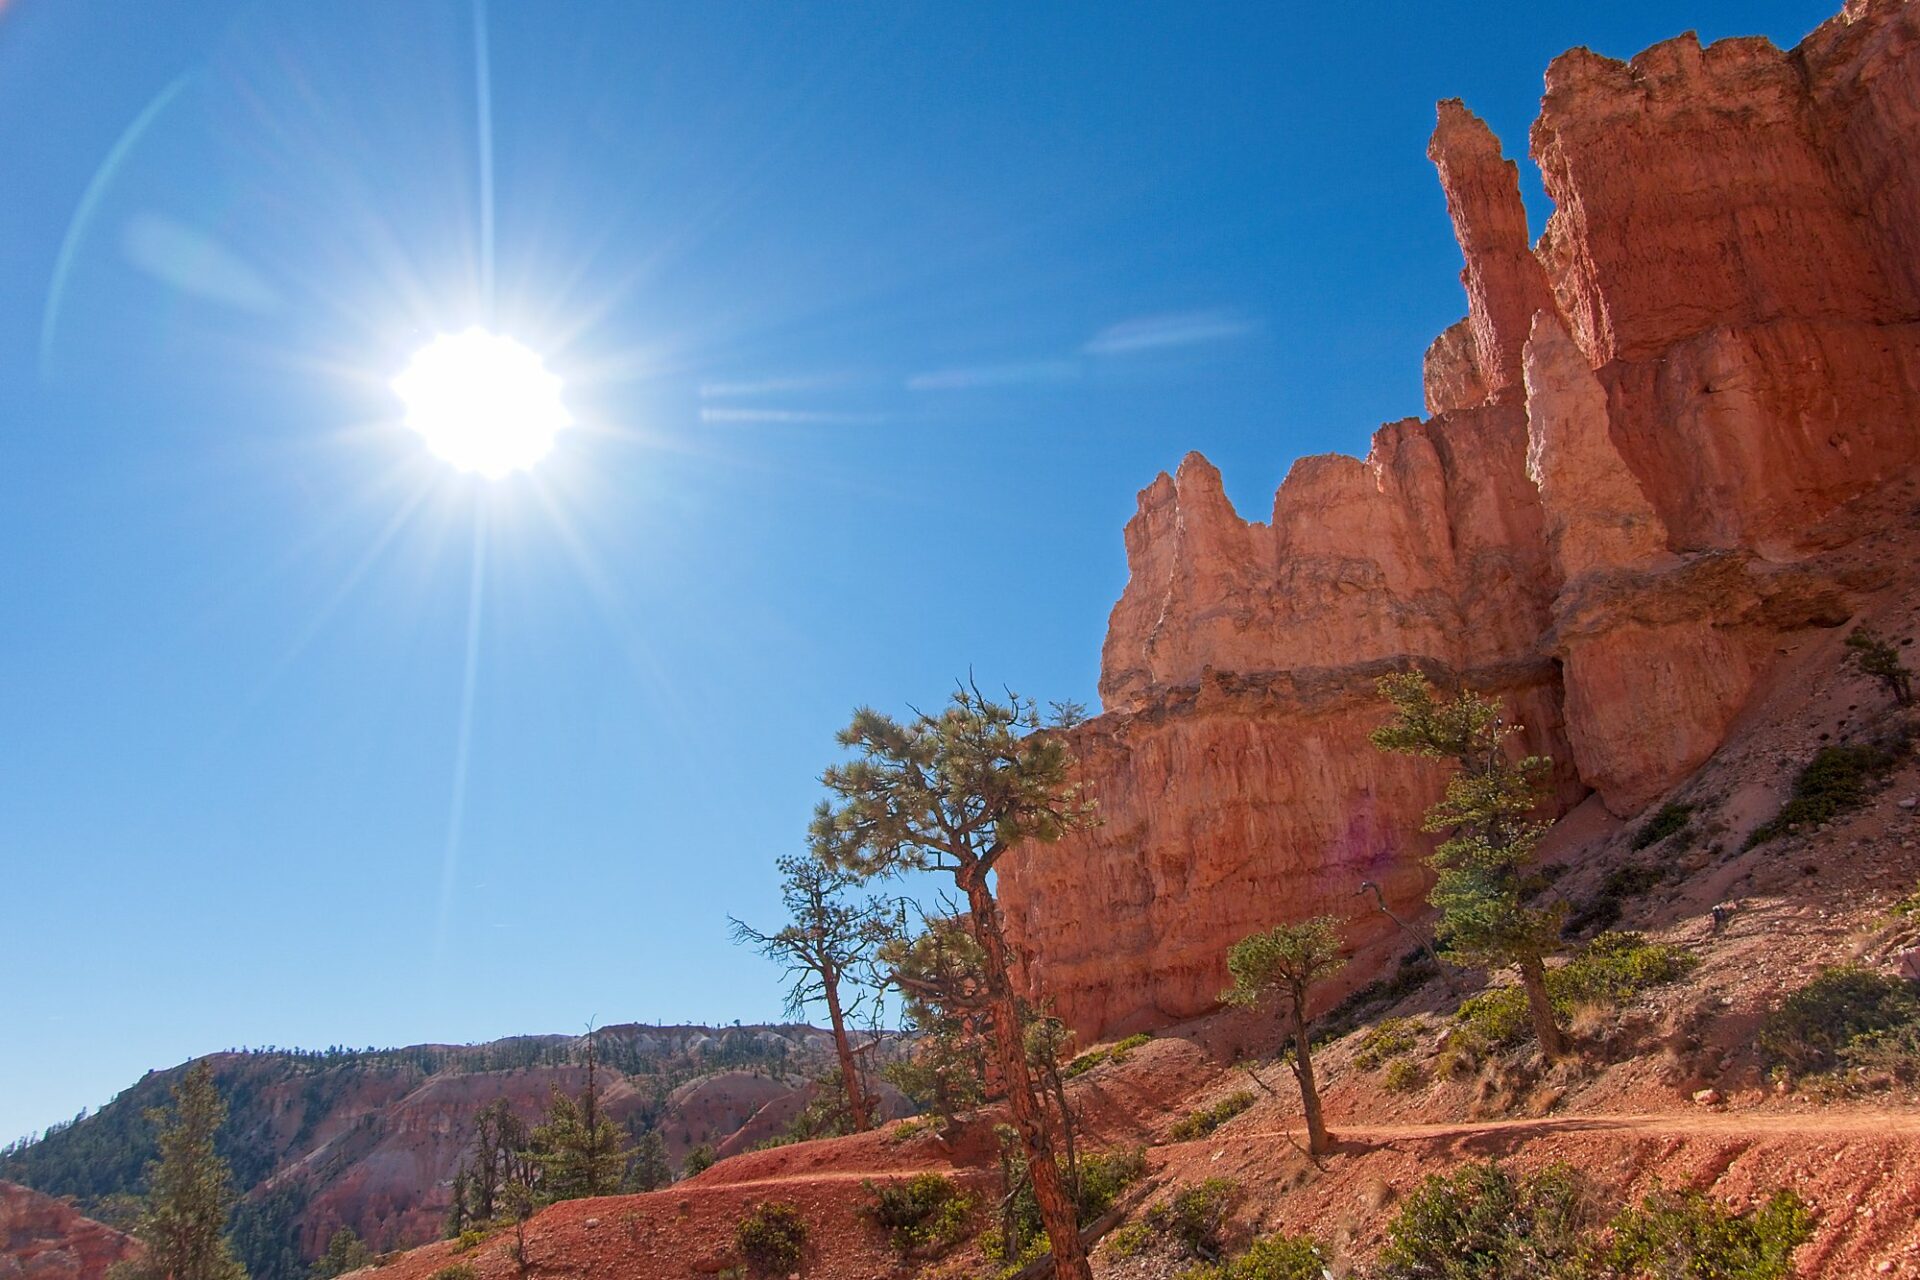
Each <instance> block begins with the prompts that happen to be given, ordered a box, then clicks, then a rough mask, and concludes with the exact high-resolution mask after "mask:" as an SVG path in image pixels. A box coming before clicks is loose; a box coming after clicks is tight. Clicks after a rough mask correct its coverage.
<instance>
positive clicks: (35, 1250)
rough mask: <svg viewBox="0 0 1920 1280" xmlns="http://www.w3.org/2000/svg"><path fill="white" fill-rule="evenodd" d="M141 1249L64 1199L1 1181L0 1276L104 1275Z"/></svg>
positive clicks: (82, 1279)
mask: <svg viewBox="0 0 1920 1280" xmlns="http://www.w3.org/2000/svg"><path fill="white" fill-rule="evenodd" d="M139 1253H140V1246H139V1244H137V1243H136V1242H135V1241H134V1239H133V1237H131V1236H128V1235H125V1234H123V1233H121V1232H119V1231H115V1230H114V1229H113V1228H112V1227H109V1226H107V1225H106V1224H104V1223H100V1222H95V1221H94V1220H93V1219H92V1218H88V1217H84V1216H82V1214H81V1213H80V1211H79V1210H78V1209H75V1208H74V1207H73V1206H72V1205H70V1204H68V1203H66V1202H65V1201H64V1200H56V1199H54V1198H53V1197H52V1196H46V1195H41V1194H40V1193H39V1192H38V1191H30V1190H28V1189H27V1188H26V1187H22V1186H17V1185H15V1184H14V1183H11V1182H0V1277H6V1280H16V1278H17V1280H102V1278H103V1277H104V1276H105V1275H106V1274H107V1269H108V1268H109V1267H111V1266H113V1264H114V1263H116V1262H126V1261H129V1260H131V1259H133V1258H135V1257H137V1256H138V1255H139Z"/></svg>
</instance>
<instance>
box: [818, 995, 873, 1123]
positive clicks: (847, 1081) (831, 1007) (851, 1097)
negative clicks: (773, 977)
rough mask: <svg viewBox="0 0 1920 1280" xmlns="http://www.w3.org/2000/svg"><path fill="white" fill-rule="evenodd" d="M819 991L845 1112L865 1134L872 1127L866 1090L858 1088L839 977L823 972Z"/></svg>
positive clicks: (858, 1072)
mask: <svg viewBox="0 0 1920 1280" xmlns="http://www.w3.org/2000/svg"><path fill="white" fill-rule="evenodd" d="M820 989H821V990H822V991H824V992H826V995H827V1018H828V1019H829V1020H830V1021H831V1022H832V1024H833V1048H834V1052H835V1053H837V1054H839V1055H840V1083H841V1085H842V1086H843V1087H844V1088H845V1089H846V1091H847V1113H848V1114H849V1115H850V1116H851V1117H852V1118H853V1127H854V1129H855V1130H857V1131H861V1132H864V1131H865V1130H867V1129H870V1128H872V1127H873V1118H872V1116H871V1115H870V1113H869V1112H868V1111H867V1091H866V1090H865V1089H862V1088H861V1087H860V1070H859V1068H858V1067H856V1066H855V1065H854V1062H853V1046H852V1045H851V1044H849V1043H847V1019H846V1015H845V1014H843V1013H841V1011H840V975H839V974H837V973H834V972H833V971H831V970H822V971H821V974H820Z"/></svg>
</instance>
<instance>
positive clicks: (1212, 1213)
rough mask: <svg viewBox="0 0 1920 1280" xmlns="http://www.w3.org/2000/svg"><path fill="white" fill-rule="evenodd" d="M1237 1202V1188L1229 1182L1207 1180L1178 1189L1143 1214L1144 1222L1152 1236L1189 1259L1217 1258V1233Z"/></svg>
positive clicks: (1238, 1196) (1220, 1179)
mask: <svg viewBox="0 0 1920 1280" xmlns="http://www.w3.org/2000/svg"><path fill="white" fill-rule="evenodd" d="M1239 1199H1240V1184H1239V1183H1237V1182H1234V1181H1233V1180H1232V1179H1231V1178H1208V1179H1207V1180H1206V1181H1205V1182H1202V1183H1199V1184H1198V1185H1196V1186H1191V1187H1182V1188H1181V1189H1180V1190H1178V1191H1176V1192H1174V1193H1173V1197H1172V1198H1171V1199H1169V1200H1167V1201H1166V1202H1165V1203H1164V1204H1157V1205H1155V1206H1153V1208H1151V1209H1149V1210H1147V1213H1146V1217H1145V1221H1146V1224H1147V1226H1148V1228H1149V1229H1151V1230H1152V1231H1153V1232H1154V1233H1155V1234H1157V1235H1161V1236H1164V1237H1166V1238H1167V1239H1168V1240H1171V1241H1172V1242H1173V1243H1174V1244H1175V1245H1177V1246H1179V1248H1180V1250H1181V1251H1182V1252H1183V1253H1185V1254H1187V1255H1188V1256H1190V1257H1195V1258H1209V1259H1210V1258H1215V1257H1218V1256H1219V1253H1220V1246H1221V1233H1222V1232H1223V1231H1225V1230H1226V1226H1227V1218H1228V1215H1230V1214H1231V1213H1232V1212H1233V1206H1234V1205H1235V1203H1237V1202H1238V1201H1239Z"/></svg>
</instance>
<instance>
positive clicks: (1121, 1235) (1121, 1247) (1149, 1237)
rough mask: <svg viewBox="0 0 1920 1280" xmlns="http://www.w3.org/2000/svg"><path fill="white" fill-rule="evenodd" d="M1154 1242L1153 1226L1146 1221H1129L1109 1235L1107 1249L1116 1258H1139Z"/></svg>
mask: <svg viewBox="0 0 1920 1280" xmlns="http://www.w3.org/2000/svg"><path fill="white" fill-rule="evenodd" d="M1152 1244H1153V1228H1151V1227H1149V1226H1148V1225H1147V1224H1146V1223H1144V1222H1129V1223H1128V1224H1127V1225H1126V1226H1124V1227H1120V1228H1117V1229H1116V1230H1115V1231H1114V1233H1113V1234H1112V1235H1110V1236H1108V1237H1107V1251H1108V1252H1110V1253H1111V1254H1113V1256H1114V1257H1116V1258H1137V1257H1139V1256H1140V1255H1141V1254H1143V1253H1145V1252H1146V1251H1147V1249H1148V1247H1149V1246H1151V1245H1152Z"/></svg>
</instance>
